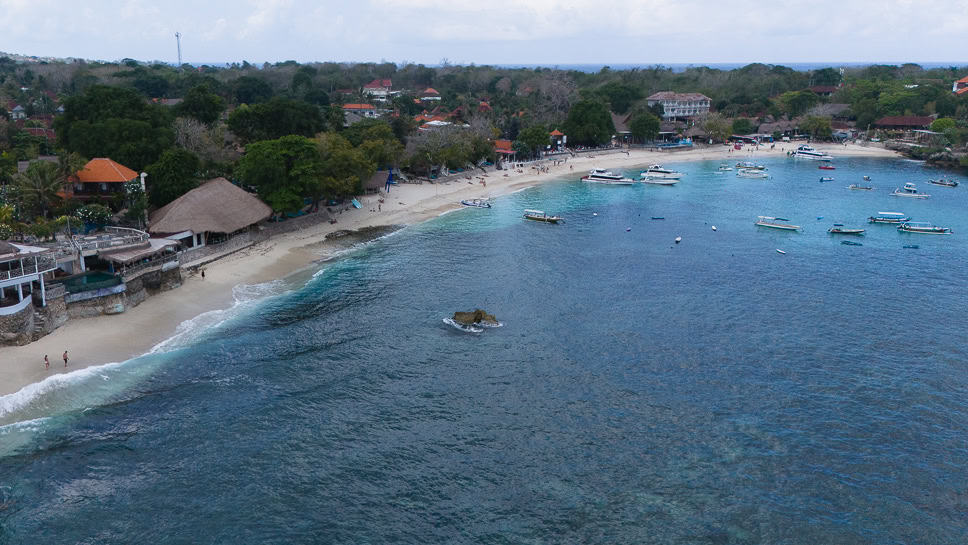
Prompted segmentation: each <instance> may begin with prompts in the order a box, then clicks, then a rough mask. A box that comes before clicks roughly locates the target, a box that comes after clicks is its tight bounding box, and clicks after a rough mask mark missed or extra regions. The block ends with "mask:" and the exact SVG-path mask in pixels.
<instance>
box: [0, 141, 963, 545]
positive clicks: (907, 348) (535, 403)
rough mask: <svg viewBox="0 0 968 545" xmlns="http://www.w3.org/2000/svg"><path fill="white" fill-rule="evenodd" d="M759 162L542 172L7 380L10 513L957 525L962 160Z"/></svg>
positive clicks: (887, 529) (654, 533) (886, 532)
mask: <svg viewBox="0 0 968 545" xmlns="http://www.w3.org/2000/svg"><path fill="white" fill-rule="evenodd" d="M736 160H737V158H731V161H732V162H735V161H736ZM767 164H768V166H770V172H771V173H772V174H773V178H772V179H771V180H751V179H739V178H737V177H736V176H735V175H734V174H735V173H734V172H729V173H726V174H720V173H718V172H716V168H717V166H718V165H719V162H718V161H715V162H706V163H692V164H680V165H673V166H676V167H678V168H680V169H681V170H684V171H685V172H686V173H687V177H686V178H685V179H684V180H683V182H682V183H680V184H678V185H676V186H673V187H657V186H649V187H641V186H640V187H603V186H588V185H583V184H580V183H577V182H572V181H561V182H551V183H548V184H545V185H542V186H539V187H534V188H531V189H528V190H525V191H522V192H519V193H516V194H514V195H510V196H507V197H503V198H500V199H497V200H495V202H494V208H492V209H489V210H482V209H467V210H461V211H457V212H453V213H450V214H447V215H445V216H443V217H441V218H438V219H437V220H434V221H431V222H428V223H426V224H422V225H419V226H414V227H410V228H407V229H405V230H403V231H400V232H398V233H395V234H394V235H392V236H389V237H386V238H383V239H381V240H378V241H375V242H373V243H371V244H368V245H366V246H364V247H362V248H360V249H358V250H356V251H355V252H351V253H349V254H347V255H345V256H344V257H343V258H341V259H339V260H338V261H336V262H333V263H330V264H328V265H327V266H326V267H325V268H324V269H322V270H321V271H320V272H318V273H316V274H315V275H311V274H310V273H307V274H306V275H304V276H303V277H300V278H298V279H293V280H292V281H290V282H288V283H273V284H270V285H264V286H252V287H242V288H240V289H239V290H238V294H237V295H238V297H237V299H238V300H239V304H238V306H237V307H235V308H233V309H231V310H228V311H218V312H213V313H209V314H207V315H204V316H202V317H200V318H199V319H197V320H195V321H193V322H191V323H188V324H185V326H184V327H183V328H182V330H181V331H180V333H179V335H178V336H177V337H176V338H174V339H172V340H171V341H170V342H168V343H166V344H165V345H164V346H160V347H157V348H156V350H155V351H153V353H151V354H148V355H145V356H143V357H141V358H138V359H136V360H132V361H130V362H126V363H124V364H119V365H112V366H109V367H105V368H98V369H91V370H84V371H81V372H78V374H77V375H76V378H72V379H64V382H65V383H49V384H45V385H42V386H38V387H37V388H35V390H34V391H31V392H27V393H23V394H20V395H16V396H7V397H4V398H0V423H2V424H5V425H4V426H3V427H2V428H0V505H2V507H0V542H2V543H38V542H42V543H139V542H152V543H306V542H310V543H347V544H349V543H354V544H355V543H677V544H678V543H702V544H706V543H708V544H725V543H729V544H733V543H743V544H745V543H750V544H752V543H878V544H881V543H937V544H947V543H951V544H955V543H964V542H965V537H966V535H968V522H966V517H965V514H966V511H968V496H966V494H965V490H968V471H966V470H965V463H964V462H965V455H966V453H968V449H966V446H968V401H966V400H968V373H966V371H968V357H966V356H968V354H966V349H965V335H964V317H963V310H962V308H961V307H962V306H963V301H964V282H965V280H964V279H965V278H966V273H968V263H966V256H968V252H966V249H968V242H966V240H968V238H966V237H968V216H966V214H965V210H966V209H968V208H966V205H968V197H966V189H965V187H964V186H963V187H959V188H954V189H951V188H944V187H935V186H931V185H928V184H926V183H925V182H926V181H927V179H928V178H930V177H937V176H938V174H939V173H937V172H931V171H928V170H926V169H925V168H924V167H923V166H922V165H921V164H919V163H915V162H909V161H900V160H874V159H839V160H837V161H836V163H835V164H837V166H838V168H837V170H836V171H832V172H825V171H819V170H817V169H816V163H808V162H794V161H791V160H785V159H775V160H770V161H768V162H767ZM670 165H672V163H670ZM825 174H826V175H833V176H834V177H835V181H834V182H830V183H819V182H818V180H819V178H820V176H821V175H825ZM863 175H869V176H871V178H872V182H871V183H872V184H873V185H874V186H875V187H876V188H877V189H876V190H875V191H872V192H857V191H849V190H847V189H846V186H847V185H848V184H850V183H854V182H860V181H861V177H862V176H863ZM575 178H577V176H575ZM905 181H914V182H916V183H918V184H919V186H920V188H921V189H922V190H925V191H927V192H928V193H931V194H932V195H933V197H932V198H931V199H928V200H926V201H917V202H910V201H906V200H903V201H902V199H899V198H896V197H890V196H889V195H888V193H889V192H890V191H891V190H893V189H894V187H899V186H900V185H902V184H903V182H905ZM525 208H539V209H543V210H545V211H547V212H552V213H559V214H561V215H563V216H564V217H565V218H566V223H565V224H563V225H558V226H554V225H545V224H536V223H532V222H526V221H524V220H522V218H521V211H522V210H523V209H525ZM878 211H902V212H905V213H907V214H909V215H911V216H912V217H913V218H914V219H915V220H919V221H930V222H933V223H936V224H939V225H945V226H948V227H951V228H952V229H953V230H954V232H955V234H954V235H951V236H928V235H912V234H902V233H898V232H897V230H896V229H895V228H893V227H891V226H885V225H870V226H869V225H868V224H867V223H866V218H867V217H868V216H870V215H872V214H874V213H876V212H878ZM596 214H597V215H596ZM758 215H772V216H780V217H784V218H789V219H790V220H791V221H792V222H793V223H797V224H799V225H802V226H803V231H802V232H796V233H790V232H780V231H773V230H768V229H763V228H757V227H756V226H754V225H753V222H754V221H755V219H756V216H758ZM654 216H655V217H658V216H661V217H664V218H665V219H663V220H652V219H651V218H652V217H654ZM819 216H823V219H819V220H818V219H817V218H818V217H819ZM833 223H844V224H847V225H858V226H862V227H867V228H868V233H867V234H866V235H865V236H864V237H862V238H859V239H857V240H858V241H859V242H861V243H862V244H863V245H862V246H844V245H841V244H840V241H841V238H838V237H834V236H831V235H829V234H827V232H826V229H827V228H828V227H830V225H831V224H833ZM712 225H715V226H716V227H717V230H716V231H713V230H712V229H711V227H712ZM677 236H681V237H682V243H681V244H678V245H677V244H675V243H674V242H673V240H674V239H675V238H676V237H677ZM912 243H913V244H917V245H918V246H919V248H917V249H905V248H903V246H904V245H910V244H912ZM777 248H780V249H783V250H785V251H786V252H787V253H786V254H785V255H781V254H778V253H777V252H776V251H775V250H776V249H777ZM474 307H480V308H484V309H487V310H488V311H489V312H492V313H494V314H495V315H496V316H497V317H498V318H499V319H500V320H501V321H502V322H503V323H504V327H501V328H497V329H489V330H487V331H485V332H484V333H482V334H479V335H472V334H467V333H462V332H460V331H457V330H455V329H453V328H451V327H449V326H447V325H445V324H444V323H443V322H442V319H443V318H445V317H448V316H450V314H451V313H452V312H453V311H454V310H458V309H461V310H467V309H472V308H474Z"/></svg>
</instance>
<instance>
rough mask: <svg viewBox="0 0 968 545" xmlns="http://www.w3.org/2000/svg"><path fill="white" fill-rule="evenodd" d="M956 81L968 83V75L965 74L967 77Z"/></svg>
mask: <svg viewBox="0 0 968 545" xmlns="http://www.w3.org/2000/svg"><path fill="white" fill-rule="evenodd" d="M955 83H968V76H965V77H963V78H961V79H960V80H958V81H956V82H955Z"/></svg>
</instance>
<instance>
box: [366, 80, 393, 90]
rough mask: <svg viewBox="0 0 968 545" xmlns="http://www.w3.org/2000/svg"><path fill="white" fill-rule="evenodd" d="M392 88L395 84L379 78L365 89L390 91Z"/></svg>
mask: <svg viewBox="0 0 968 545" xmlns="http://www.w3.org/2000/svg"><path fill="white" fill-rule="evenodd" d="M390 87H393V83H392V82H391V81H390V80H389V79H379V78H377V79H375V80H373V81H371V82H370V83H367V84H366V85H364V86H363V88H364V89H383V88H386V89H389V88H390Z"/></svg>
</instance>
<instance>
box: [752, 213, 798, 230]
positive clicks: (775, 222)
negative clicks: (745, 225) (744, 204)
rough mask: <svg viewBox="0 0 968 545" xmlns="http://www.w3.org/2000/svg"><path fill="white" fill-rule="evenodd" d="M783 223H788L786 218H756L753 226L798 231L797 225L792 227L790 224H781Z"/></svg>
mask: <svg viewBox="0 0 968 545" xmlns="http://www.w3.org/2000/svg"><path fill="white" fill-rule="evenodd" d="M784 221H790V220H788V219H786V218H775V217H773V216H757V220H756V223H755V225H758V226H760V227H770V228H772V229H783V230H785V231H799V230H800V226H799V225H793V224H790V223H782V222H784Z"/></svg>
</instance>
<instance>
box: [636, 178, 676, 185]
mask: <svg viewBox="0 0 968 545" xmlns="http://www.w3.org/2000/svg"><path fill="white" fill-rule="evenodd" d="M639 183H643V184H652V185H675V184H677V183H679V180H678V179H677V178H642V179H641V180H639Z"/></svg>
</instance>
